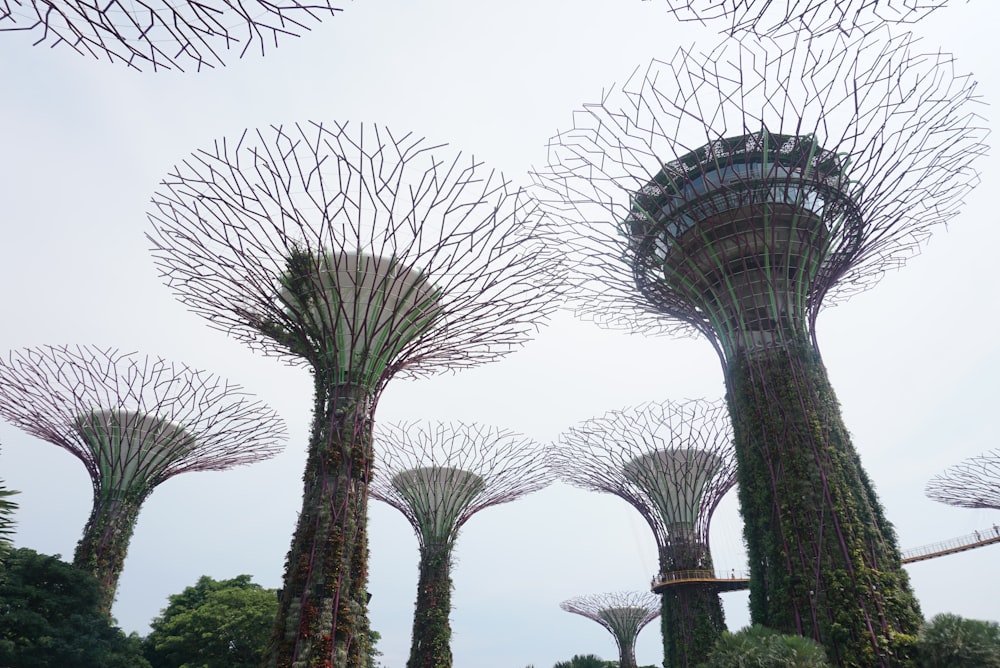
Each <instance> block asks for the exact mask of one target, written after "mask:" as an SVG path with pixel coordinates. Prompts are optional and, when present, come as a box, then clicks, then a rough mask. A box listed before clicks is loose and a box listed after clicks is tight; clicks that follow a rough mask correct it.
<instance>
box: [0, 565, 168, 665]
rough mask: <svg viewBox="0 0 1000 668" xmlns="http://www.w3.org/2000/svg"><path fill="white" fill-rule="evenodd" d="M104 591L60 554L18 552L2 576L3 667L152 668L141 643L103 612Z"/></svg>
mask: <svg viewBox="0 0 1000 668" xmlns="http://www.w3.org/2000/svg"><path fill="white" fill-rule="evenodd" d="M102 594H103V589H102V587H101V585H100V583H99V582H98V581H97V579H96V578H94V577H93V576H92V575H90V574H88V573H85V572H83V571H81V570H79V569H76V568H74V567H73V566H71V565H69V564H67V563H66V562H64V561H62V560H61V559H60V558H59V557H58V555H57V556H48V555H44V554H39V553H37V552H35V551H34V550H29V549H27V548H18V549H12V550H10V552H9V553H8V554H7V555H6V556H5V557H4V559H3V577H2V578H0V666H11V667H16V668H52V667H53V666H72V667H73V668H149V663H148V662H147V661H146V660H145V659H144V658H143V656H142V644H141V640H140V639H139V637H138V636H136V635H135V634H133V635H131V636H126V635H125V634H124V633H123V632H122V630H121V629H119V628H118V627H116V626H112V624H111V621H110V620H109V619H108V617H107V616H106V615H104V614H103V613H102V612H101V607H100V606H101V600H102Z"/></svg>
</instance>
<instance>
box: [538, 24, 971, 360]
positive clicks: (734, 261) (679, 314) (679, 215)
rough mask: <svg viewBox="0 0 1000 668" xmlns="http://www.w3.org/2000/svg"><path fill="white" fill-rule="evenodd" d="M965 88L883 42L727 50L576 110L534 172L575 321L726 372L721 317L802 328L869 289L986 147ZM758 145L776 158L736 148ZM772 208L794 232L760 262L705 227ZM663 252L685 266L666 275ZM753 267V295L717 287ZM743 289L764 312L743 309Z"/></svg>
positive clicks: (937, 214)
mask: <svg viewBox="0 0 1000 668" xmlns="http://www.w3.org/2000/svg"><path fill="white" fill-rule="evenodd" d="M975 88H976V86H975V83H974V82H973V81H971V80H970V78H969V77H968V76H967V75H961V74H957V73H956V72H955V70H954V63H953V62H952V57H951V56H950V55H949V54H945V53H940V52H927V51H925V50H924V49H922V48H921V46H920V44H919V43H918V41H917V40H916V39H915V38H914V37H912V36H911V35H902V36H893V35H891V34H890V33H889V32H888V31H887V30H886V29H881V30H879V31H876V32H874V33H872V34H870V35H866V36H864V37H853V38H852V37H849V36H845V35H842V34H837V35H827V36H824V37H822V38H815V39H808V40H806V39H804V38H794V39H792V38H785V39H760V40H755V39H751V38H749V37H745V38H743V39H740V40H737V39H732V38H730V39H727V40H725V41H723V42H722V43H721V45H720V46H718V47H717V48H715V49H714V50H712V51H710V52H707V53H702V54H699V53H696V52H694V51H693V50H690V49H680V50H679V51H678V52H677V53H676V54H675V55H674V57H673V58H672V59H670V60H668V61H653V62H651V63H650V64H649V65H648V66H646V67H642V68H639V69H638V70H637V71H636V72H635V73H634V74H633V75H632V76H631V77H630V78H629V79H628V80H627V81H626V82H625V83H624V84H623V85H621V86H614V87H612V88H611V89H609V90H607V91H606V92H605V93H604V94H603V95H602V96H601V99H600V100H599V101H597V102H594V103H590V104H586V105H584V107H583V109H581V110H580V111H577V112H576V113H575V114H574V116H573V123H572V127H571V128H570V129H568V130H565V131H563V132H560V133H559V134H558V135H556V136H555V137H553V138H552V139H551V140H550V143H549V159H548V166H547V167H546V168H545V169H544V170H540V171H538V172H536V173H535V174H534V176H533V179H534V182H535V186H536V193H537V195H538V197H539V198H540V199H542V200H544V208H545V210H546V212H547V213H548V214H549V219H550V221H551V226H550V227H549V231H550V232H551V235H552V238H553V241H554V243H555V244H557V245H558V246H559V247H560V248H562V249H564V252H565V254H566V258H567V262H566V265H567V266H568V267H572V268H573V273H572V275H571V281H570V282H571V283H572V295H573V297H572V299H573V305H574V307H575V310H576V311H577V313H578V315H580V316H581V317H584V318H586V319H591V320H594V321H595V322H597V323H598V324H600V325H603V326H607V327H621V328H625V329H628V330H631V331H637V332H643V333H666V334H677V333H686V334H690V333H694V332H700V333H702V334H704V335H705V336H706V337H708V338H709V340H710V341H712V342H713V344H714V345H715V346H716V349H717V350H718V351H719V353H720V355H721V356H723V358H724V359H725V358H727V356H729V355H731V354H732V350H731V349H729V348H731V346H730V344H732V343H733V341H734V336H732V335H731V334H730V333H729V332H728V331H727V330H728V329H729V328H731V327H732V322H733V318H732V317H731V315H730V314H728V313H727V309H729V308H730V307H731V306H733V305H734V304H735V305H737V306H739V307H740V308H741V309H743V313H741V314H740V315H741V316H746V315H747V314H749V315H750V318H751V323H749V324H752V323H753V321H754V320H756V321H757V322H762V321H764V320H766V319H774V320H782V319H784V318H786V316H789V315H790V316H792V317H793V320H795V321H796V323H797V324H796V326H797V327H801V328H804V329H806V330H812V328H813V325H814V322H815V318H816V315H817V313H818V311H819V310H820V309H821V308H822V307H823V306H824V305H829V304H832V303H836V302H837V301H840V300H843V299H846V298H847V297H849V296H851V295H852V294H854V293H855V292H858V291H861V290H864V289H867V288H868V287H870V286H871V285H873V284H874V283H876V282H877V281H878V279H879V278H880V277H881V276H882V274H884V273H885V272H886V271H889V270H891V269H894V268H896V267H899V266H900V265H902V264H903V263H904V262H905V260H906V259H907V258H908V257H910V256H912V255H913V254H915V253H916V252H917V251H918V250H919V247H920V244H921V243H922V242H923V241H924V240H925V238H926V237H927V236H928V235H929V234H930V231H931V230H932V229H933V228H934V227H935V226H937V225H940V224H942V223H945V222H947V221H948V220H950V219H951V218H953V217H954V216H955V215H957V214H958V212H959V210H960V208H961V205H962V199H963V197H964V196H965V195H966V193H968V192H969V190H970V189H971V188H972V187H973V186H974V185H975V184H976V183H977V182H978V174H977V172H976V170H975V169H974V164H975V161H976V159H977V158H979V157H980V156H981V155H983V154H984V153H985V150H986V147H985V145H984V143H983V142H984V139H985V137H986V134H987V130H986V129H985V127H984V123H983V121H982V119H981V118H979V117H978V116H977V115H976V102H978V100H977V97H976V94H975ZM765 139H766V141H770V142H774V145H773V146H771V147H767V148H765V149H764V150H763V152H762V151H760V150H757V149H755V148H753V147H751V144H754V145H759V144H761V143H762V142H764V141H765ZM779 139H780V143H778V140H779ZM741 142H742V143H741ZM738 144H739V145H738ZM806 148H809V151H808V152H806V151H805V149H806ZM755 152H756V153H755ZM753 154H762V155H771V156H778V155H780V156H785V158H784V159H783V160H779V161H777V162H776V163H768V162H766V161H765V162H764V164H760V160H757V161H756V162H754V161H753V160H751V159H750V158H749V157H748V156H751V155H753ZM795 156H799V157H798V158H796V157H795ZM799 158H800V159H799ZM761 170H763V171H761ZM758 172H759V173H758ZM833 181H835V182H833ZM765 191H766V192H765ZM765 195H767V196H766V197H765ZM775 202H777V203H778V204H781V205H783V206H785V207H786V208H788V209H789V212H788V213H789V215H791V216H793V217H794V218H795V220H796V226H793V227H791V228H790V229H792V230H793V232H792V234H791V236H789V235H788V234H787V233H781V232H780V230H778V229H777V225H775V226H774V229H775V232H774V235H775V236H774V237H768V238H766V239H763V238H762V239H757V240H750V241H752V242H753V243H754V244H756V245H757V246H759V247H762V248H765V249H766V254H767V255H768V256H769V258H770V262H771V264H768V265H766V266H761V267H757V266H750V265H751V264H753V263H758V264H759V256H760V252H759V251H760V248H743V249H742V251H741V246H740V245H741V244H745V243H748V241H747V239H746V238H745V236H746V235H745V234H744V233H742V232H740V230H736V231H730V232H726V231H725V230H722V229H719V230H713V229H709V226H711V225H713V224H714V223H712V220H713V215H717V214H723V213H724V214H726V215H728V216H730V217H731V218H732V217H734V216H735V213H734V212H736V213H738V212H739V209H740V208H741V207H743V208H747V209H748V212H747V214H746V215H747V216H749V217H754V216H756V217H761V216H764V217H767V216H769V215H771V214H770V213H769V212H770V211H771V209H768V207H769V206H773V205H774V203H775ZM749 209H754V210H753V211H749ZM779 213H780V212H779ZM782 215H784V214H782ZM685 216H686V218H685ZM775 216H776V217H775V220H778V219H779V218H780V216H778V215H777V214H776V215H775ZM810 216H812V217H814V218H815V219H816V224H815V225H813V227H812V228H810V229H814V230H815V232H814V233H810V234H813V236H812V237H810V238H808V239H807V238H804V237H802V236H801V235H803V234H805V232H803V231H802V228H803V227H804V224H803V221H804V220H805V219H806V218H808V217H810ZM736 218H739V216H736ZM688 219H693V220H695V221H698V224H697V225H695V226H693V227H692V226H691V225H690V223H689V222H685V221H687V220H688ZM643 221H646V222H648V224H637V223H641V222H643ZM730 225H731V226H733V225H735V226H737V227H738V226H739V221H738V220H735V219H734V220H731V221H730ZM734 229H735V228H734ZM766 229H771V228H766ZM685 233H688V234H685ZM716 233H718V234H721V235H722V236H721V237H718V238H716V236H717V234H716ZM741 234H743V236H742V237H741V236H740V235H741ZM692 235H694V236H692ZM727 235H728V236H727ZM687 237H691V239H688V238H687ZM696 237H697V238H696ZM699 239H700V240H701V242H700V246H699V245H692V243H689V242H692V241H697V240H699ZM730 239H731V241H730ZM699 250H707V251H708V252H709V253H710V255H708V256H706V257H705V258H701V257H700V256H699V255H698V254H697V252H698V251H699ZM803 251H808V252H807V253H803ZM678 253H680V254H681V255H683V257H682V258H680V259H681V260H683V263H677V264H674V265H671V266H670V267H666V268H665V266H664V265H663V263H664V262H665V261H666V260H670V261H671V262H675V260H674V259H672V257H673V255H677V254H678ZM703 260H705V261H703ZM709 260H711V262H708V261H709ZM706 262H708V263H706ZM658 263H659V264H658ZM741 263H742V264H741ZM803 263H805V265H808V271H806V270H804V269H803V270H802V271H800V269H801V268H802V266H803ZM743 265H746V266H745V267H744V266H743ZM676 267H681V268H683V270H680V269H676ZM684 267H686V268H684ZM751 269H752V270H754V271H757V272H758V276H757V277H756V278H754V279H753V280H754V282H753V283H752V285H749V286H740V285H735V284H733V283H732V282H731V280H730V279H732V278H733V277H734V276H735V275H736V274H740V273H742V272H744V271H747V270H751ZM712 272H715V273H719V274H720V276H721V278H720V276H715V275H714V274H713V273H712ZM744 288H746V289H744ZM751 288H752V290H751ZM747 291H752V293H753V294H754V295H758V296H761V295H764V296H767V297H768V298H769V299H770V301H771V303H767V302H764V303H750V300H748V298H747V296H746V295H745V294H744V293H745V292H747ZM713 295H721V297H720V298H719V299H716V298H715V297H714V296H713ZM778 298H780V303H774V302H775V300H776V299H778ZM751 307H752V308H751ZM756 311H760V312H761V313H762V314H761V315H758V314H757V313H756ZM744 319H745V318H744ZM736 320H737V321H739V320H740V318H736ZM743 324H747V323H743ZM744 334H746V335H748V336H749V333H744ZM736 344H737V345H738V344H739V341H737V342H736Z"/></svg>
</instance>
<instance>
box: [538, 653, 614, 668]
mask: <svg viewBox="0 0 1000 668" xmlns="http://www.w3.org/2000/svg"><path fill="white" fill-rule="evenodd" d="M617 665H618V662H617V661H605V660H604V659H602V658H601V657H599V656H597V655H595V654H574V655H573V658H572V659H570V660H569V661H560V662H559V663H557V664H556V665H555V666H553V668H615V666H617Z"/></svg>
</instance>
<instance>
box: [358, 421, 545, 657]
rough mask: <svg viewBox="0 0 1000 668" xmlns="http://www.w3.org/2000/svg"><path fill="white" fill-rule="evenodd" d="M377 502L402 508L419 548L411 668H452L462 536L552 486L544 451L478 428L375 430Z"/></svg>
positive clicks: (419, 425) (524, 441) (434, 426)
mask: <svg viewBox="0 0 1000 668" xmlns="http://www.w3.org/2000/svg"><path fill="white" fill-rule="evenodd" d="M375 442H376V457H377V461H376V470H377V471H378V472H379V474H378V475H377V476H376V477H374V478H373V479H372V482H371V487H370V488H369V490H370V492H371V495H372V497H374V498H375V499H378V500H380V501H384V502H385V503H388V504H389V505H391V506H393V507H395V508H397V509H398V510H399V511H400V512H401V513H403V515H405V516H406V519H408V520H409V521H410V524H412V525H413V529H414V531H415V532H416V534H417V539H418V541H419V542H420V575H419V581H418V583H417V602H416V609H415V611H414V616H413V638H412V644H411V646H410V658H409V660H408V661H407V663H406V666H407V668H449V667H450V666H451V665H452V654H451V644H450V643H451V624H450V621H449V616H450V613H451V590H452V579H451V566H452V551H453V550H454V546H455V541H456V539H457V538H458V530H459V529H460V528H461V527H462V525H464V524H465V523H466V522H467V521H468V520H469V518H470V517H472V516H473V515H474V514H475V513H478V512H479V511H481V510H483V509H484V508H489V507H490V506H495V505H498V504H501V503H508V502H510V501H514V500H516V499H519V498H521V497H522V496H524V495H525V494H529V493H531V492H535V491H537V490H539V489H541V488H543V487H545V486H546V485H548V484H549V482H551V479H552V474H551V472H550V469H549V468H548V464H547V460H546V457H545V449H544V448H543V446H541V445H539V444H538V443H536V442H534V441H532V440H531V439H528V438H526V437H524V436H521V435H520V434H517V433H514V432H511V431H508V430H506V429H498V428H495V427H486V426H482V425H475V424H462V423H455V424H444V423H438V424H432V423H415V424H400V425H387V426H385V425H379V426H378V427H376V429H375Z"/></svg>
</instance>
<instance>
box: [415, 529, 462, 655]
mask: <svg viewBox="0 0 1000 668" xmlns="http://www.w3.org/2000/svg"><path fill="white" fill-rule="evenodd" d="M451 550H452V544H451V543H444V544H439V545H425V546H422V547H421V548H420V578H419V580H418V582H417V605H416V610H415V611H414V613H413V639H412V641H411V645H410V659H409V661H407V662H406V668H451V661H452V657H451V622H450V621H449V616H450V615H451Z"/></svg>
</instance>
